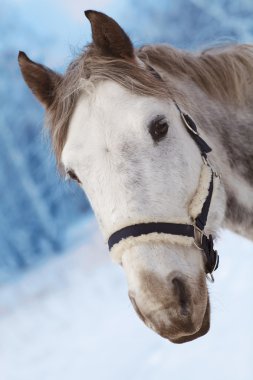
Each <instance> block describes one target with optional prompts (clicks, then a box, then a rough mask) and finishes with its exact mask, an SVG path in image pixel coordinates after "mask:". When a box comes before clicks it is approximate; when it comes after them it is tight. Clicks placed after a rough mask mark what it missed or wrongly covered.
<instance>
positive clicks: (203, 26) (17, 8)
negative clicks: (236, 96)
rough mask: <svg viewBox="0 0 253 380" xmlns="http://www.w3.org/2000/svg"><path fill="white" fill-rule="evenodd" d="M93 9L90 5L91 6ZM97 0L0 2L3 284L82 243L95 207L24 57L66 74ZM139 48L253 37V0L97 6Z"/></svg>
mask: <svg viewBox="0 0 253 380" xmlns="http://www.w3.org/2000/svg"><path fill="white" fill-rule="evenodd" d="M86 4H87V5H86ZM93 4H94V2H87V1H86V2H85V1H84V2H79V1H77V2H72V3H71V2H70V1H65V2H61V1H55V2H50V1H43V2H35V1H31V0H23V1H18V0H16V1H15V0H12V1H10V0H8V1H7V0H1V10H0V12H1V13H0V35H1V39H0V107H1V113H0V190H1V200H0V281H4V280H6V279H8V278H12V276H13V275H14V274H15V273H17V271H23V270H24V269H26V268H29V267H31V266H32V265H34V264H35V263H38V262H39V261H42V260H45V259H46V258H48V257H50V256H52V255H55V254H59V253H61V252H63V251H65V250H66V249H67V248H69V247H71V246H72V245H73V244H76V243H77V236H76V235H74V236H75V239H74V238H73V234H69V228H70V227H71V228H72V230H73V226H75V225H78V223H79V222H80V221H81V220H83V217H84V215H85V213H87V211H88V210H89V206H88V203H87V200H86V199H85V196H84V195H83V194H81V192H80V190H79V189H78V188H77V187H76V186H75V185H72V184H65V183H64V181H63V180H62V178H60V175H59V174H58V173H57V170H56V167H55V160H54V157H53V154H51V150H50V143H49V141H48V138H47V133H46V132H45V133H42V127H43V110H42V108H41V106H40V105H39V104H38V103H37V101H36V100H35V99H34V98H33V96H32V95H31V93H30V91H29V90H28V89H27V88H26V86H25V84H24V82H23V80H22V77H21V74H20V71H19V68H18V65H17V53H18V51H19V50H24V51H25V52H26V53H27V54H28V55H29V56H30V57H31V59H33V60H37V61H39V62H41V63H43V64H46V65H48V66H50V67H51V68H53V69H55V70H58V71H60V72H63V71H64V69H65V68H66V65H67V64H68V63H69V62H70V61H71V59H72V58H73V56H74V55H75V53H76V52H78V51H79V49H81V48H82V47H83V45H84V44H86V43H87V42H88V41H89V40H90V27H89V23H88V21H87V20H86V19H85V18H84V16H83V13H82V11H83V9H84V8H85V7H86V8H87V7H92V5H93ZM95 6H96V8H97V9H101V10H103V11H106V12H107V13H108V14H110V15H111V16H113V17H115V18H116V19H117V20H118V21H119V23H120V24H121V25H122V26H123V27H124V28H125V30H126V31H127V32H128V33H129V35H130V36H131V37H132V39H133V41H134V43H135V44H136V45H141V44H144V43H149V42H168V43H170V44H173V45H175V46H177V47H180V48H187V49H196V48H200V47H206V46H209V45H210V44H211V45H212V44H215V43H217V42H218V43H220V42H222V41H236V42H239V41H242V42H250V41H252V39H253V22H252V20H253V2H252V1H249V0H243V1H240V2H239V1H235V0H230V1H227V0H212V1H207V0H206V1H204V0H178V1H166V0H157V1H155V2H154V1H151V0H138V1H134V0H128V1H126V0H125V1H120V2H117V1H116V0H115V1H113V0H112V1H101V2H99V1H97V2H95Z"/></svg>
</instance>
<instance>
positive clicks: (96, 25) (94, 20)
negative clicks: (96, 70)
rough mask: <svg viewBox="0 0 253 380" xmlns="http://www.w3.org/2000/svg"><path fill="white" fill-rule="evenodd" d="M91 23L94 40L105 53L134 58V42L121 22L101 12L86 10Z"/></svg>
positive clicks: (117, 56)
mask: <svg viewBox="0 0 253 380" xmlns="http://www.w3.org/2000/svg"><path fill="white" fill-rule="evenodd" d="M84 13H85V16H86V17H87V18H88V20H89V21H90V23H91V29H92V37H93V42H94V44H95V46H96V47H97V48H99V49H100V50H101V51H102V53H103V54H106V55H109V56H112V57H116V58H125V59H131V60H132V59H134V48H133V45H132V42H131V40H130V38H129V37H128V35H127V34H126V33H125V32H124V30H123V29H122V28H121V27H120V26H119V24H118V23H117V22H116V21H114V20H113V19H112V18H111V17H109V16H107V15H105V14H104V13H101V12H96V11H91V10H89V11H85V12H84Z"/></svg>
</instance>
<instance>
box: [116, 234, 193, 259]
mask: <svg viewBox="0 0 253 380" xmlns="http://www.w3.org/2000/svg"><path fill="white" fill-rule="evenodd" d="M193 242H194V239H193V238H192V237H188V236H180V235H170V234H164V233H157V232H152V233H150V234H148V235H140V236H137V237H133V236H129V237H128V238H126V239H122V240H121V241H120V242H119V243H117V244H115V245H114V246H113V247H112V249H111V251H110V255H111V258H112V261H114V262H115V263H118V264H121V263H122V255H123V254H124V252H126V251H127V250H128V249H131V248H132V247H134V246H136V245H138V244H142V243H170V244H180V245H184V246H191V245H192V244H193Z"/></svg>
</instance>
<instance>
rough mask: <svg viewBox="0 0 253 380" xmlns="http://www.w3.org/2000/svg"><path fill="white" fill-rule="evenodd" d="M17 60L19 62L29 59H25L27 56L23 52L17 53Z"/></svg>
mask: <svg viewBox="0 0 253 380" xmlns="http://www.w3.org/2000/svg"><path fill="white" fill-rule="evenodd" d="M18 60H19V62H20V61H22V60H26V61H29V58H28V57H27V55H26V54H25V52H24V51H19V53H18Z"/></svg>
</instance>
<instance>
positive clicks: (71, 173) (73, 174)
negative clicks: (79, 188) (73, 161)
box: [67, 170, 81, 183]
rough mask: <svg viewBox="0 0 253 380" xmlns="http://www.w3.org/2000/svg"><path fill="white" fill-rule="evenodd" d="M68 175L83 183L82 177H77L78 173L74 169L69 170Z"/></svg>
mask: <svg viewBox="0 0 253 380" xmlns="http://www.w3.org/2000/svg"><path fill="white" fill-rule="evenodd" d="M67 176H68V177H69V178H71V179H73V180H74V181H76V182H78V183H81V181H80V179H79V178H78V177H77V175H76V173H75V172H74V171H73V170H68V171H67Z"/></svg>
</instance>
